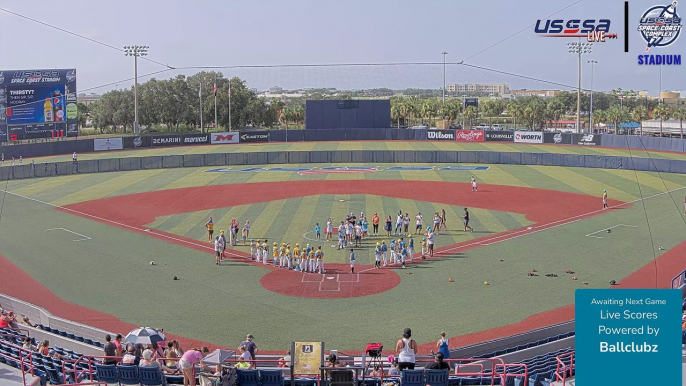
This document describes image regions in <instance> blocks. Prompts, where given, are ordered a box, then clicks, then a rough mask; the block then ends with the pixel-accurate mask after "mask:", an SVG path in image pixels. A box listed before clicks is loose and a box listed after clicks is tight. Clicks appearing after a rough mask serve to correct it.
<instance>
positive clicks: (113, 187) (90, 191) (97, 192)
mask: <svg viewBox="0 0 686 386" xmlns="http://www.w3.org/2000/svg"><path fill="white" fill-rule="evenodd" d="M163 172H164V170H163V169H160V170H144V171H140V172H138V173H135V174H123V175H119V176H116V177H114V178H109V179H107V180H105V181H103V182H101V183H99V184H96V185H91V186H89V187H88V188H87V189H83V190H77V191H75V192H74V193H71V194H68V195H66V196H64V197H61V198H59V199H57V200H55V201H53V202H52V203H53V204H55V205H66V204H68V203H72V202H81V201H88V200H93V199H97V198H103V197H107V196H109V195H111V194H112V192H115V191H117V190H121V189H123V188H125V187H127V186H130V185H133V184H135V183H137V182H139V181H142V180H145V179H147V178H151V177H153V176H155V175H158V174H160V173H163Z"/></svg>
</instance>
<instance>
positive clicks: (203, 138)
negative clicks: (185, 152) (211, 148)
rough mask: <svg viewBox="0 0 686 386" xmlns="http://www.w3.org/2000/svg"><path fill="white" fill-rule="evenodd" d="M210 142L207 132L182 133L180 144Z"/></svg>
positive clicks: (204, 143) (205, 143)
mask: <svg viewBox="0 0 686 386" xmlns="http://www.w3.org/2000/svg"><path fill="white" fill-rule="evenodd" d="M208 143H210V135H209V134H184V136H183V140H182V141H181V144H182V145H207V144H208Z"/></svg>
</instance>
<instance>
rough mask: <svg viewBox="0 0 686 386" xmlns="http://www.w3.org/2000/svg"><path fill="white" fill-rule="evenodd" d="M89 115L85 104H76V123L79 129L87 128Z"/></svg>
mask: <svg viewBox="0 0 686 386" xmlns="http://www.w3.org/2000/svg"><path fill="white" fill-rule="evenodd" d="M89 113H90V112H89V109H88V106H86V105H85V104H83V103H77V104H76V122H77V123H78V126H79V127H86V122H87V121H88V115H89Z"/></svg>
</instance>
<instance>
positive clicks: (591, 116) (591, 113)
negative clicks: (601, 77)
mask: <svg viewBox="0 0 686 386" xmlns="http://www.w3.org/2000/svg"><path fill="white" fill-rule="evenodd" d="M588 63H590V64H591V106H590V108H591V112H590V120H591V127H590V133H593V65H594V64H598V61H597V60H589V61H588Z"/></svg>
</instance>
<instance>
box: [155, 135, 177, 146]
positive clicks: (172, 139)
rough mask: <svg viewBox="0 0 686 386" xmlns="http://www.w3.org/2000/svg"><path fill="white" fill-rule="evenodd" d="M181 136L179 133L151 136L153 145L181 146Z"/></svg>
mask: <svg viewBox="0 0 686 386" xmlns="http://www.w3.org/2000/svg"><path fill="white" fill-rule="evenodd" d="M182 139H183V137H182V136H180V135H165V136H155V137H152V145H153V146H181V143H182V142H183V141H182Z"/></svg>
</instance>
